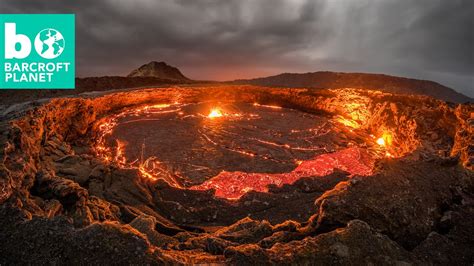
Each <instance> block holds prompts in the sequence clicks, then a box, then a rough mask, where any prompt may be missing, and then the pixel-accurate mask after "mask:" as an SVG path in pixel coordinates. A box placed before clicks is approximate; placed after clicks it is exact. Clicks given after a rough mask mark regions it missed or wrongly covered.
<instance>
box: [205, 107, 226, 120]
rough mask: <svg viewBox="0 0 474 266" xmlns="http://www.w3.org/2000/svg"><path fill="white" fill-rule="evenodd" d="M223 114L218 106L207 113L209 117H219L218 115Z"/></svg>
mask: <svg viewBox="0 0 474 266" xmlns="http://www.w3.org/2000/svg"><path fill="white" fill-rule="evenodd" d="M222 116H223V114H222V112H221V110H219V109H217V108H214V109H212V110H211V112H210V113H209V114H208V115H207V117H209V118H217V117H222Z"/></svg>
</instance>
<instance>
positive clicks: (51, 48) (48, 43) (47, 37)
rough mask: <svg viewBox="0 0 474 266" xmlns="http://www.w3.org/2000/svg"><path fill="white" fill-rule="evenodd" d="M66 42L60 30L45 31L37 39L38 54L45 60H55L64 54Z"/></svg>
mask: <svg viewBox="0 0 474 266" xmlns="http://www.w3.org/2000/svg"><path fill="white" fill-rule="evenodd" d="M65 44H66V42H65V41H64V37H63V35H62V34H61V32H59V31H58V30H55V29H50V28H48V29H44V30H42V31H40V32H39V33H38V34H37V35H36V38H35V49H36V52H37V53H38V54H39V55H40V56H41V57H43V58H46V59H53V58H56V57H58V56H60V55H61V54H62V52H63V51H64V46H65Z"/></svg>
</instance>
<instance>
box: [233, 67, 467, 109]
mask: <svg viewBox="0 0 474 266" xmlns="http://www.w3.org/2000/svg"><path fill="white" fill-rule="evenodd" d="M234 83H238V84H252V85H259V86H270V87H290V88H291V87H304V88H322V89H338V88H358V89H375V90H381V91H384V92H389V93H404V94H415V95H427V96H431V97H434V98H436V99H440V100H444V101H448V102H455V103H465V102H472V101H473V99H472V98H470V97H467V96H465V95H463V94H461V93H458V92H456V91H454V90H453V89H451V88H448V87H446V86H443V85H441V84H439V83H436V82H433V81H429V80H418V79H410V78H402V77H395V76H389V75H382V74H367V73H342V72H330V71H319V72H312V73H283V74H279V75H276V76H269V77H263V78H256V79H246V80H236V81H234Z"/></svg>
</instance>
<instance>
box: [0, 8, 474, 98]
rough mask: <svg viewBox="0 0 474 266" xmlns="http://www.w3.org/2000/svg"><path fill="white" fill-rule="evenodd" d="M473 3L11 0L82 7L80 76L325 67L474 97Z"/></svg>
mask: <svg viewBox="0 0 474 266" xmlns="http://www.w3.org/2000/svg"><path fill="white" fill-rule="evenodd" d="M473 3H474V1H471V0H449V1H442V0H419V1H411V0H401V1H395V0H393V1H390V0H386V1H383V0H365V1H361V0H357V1H356V0H353V1H332V0H315V1H311V0H307V1H306V0H296V1H295V0H292V1H290V0H287V1H280V0H229V1H225V0H192V1H190V0H176V1H152V0H140V1H129V0H109V1H54V0H47V1H46V0H44V1H40V0H35V1H18V0H7V1H5V0H3V1H2V3H1V4H0V12H2V13H75V14H76V17H77V19H76V21H77V22H76V23H77V45H76V49H77V71H78V75H80V76H91V75H116V74H118V75H124V74H127V73H128V71H130V70H131V69H133V68H135V67H137V66H139V65H141V64H143V63H145V62H148V61H151V60H162V61H166V62H168V63H170V64H172V65H176V66H178V67H180V68H181V69H182V70H183V72H184V73H185V74H187V75H188V76H190V77H191V78H196V79H218V80H222V79H234V78H245V77H255V76H264V75H270V74H277V73H280V72H308V71H317V70H336V71H359V72H363V71H365V72H379V73H387V74H394V75H402V76H408V77H414V78H423V79H431V80H435V81H438V82H441V83H443V84H445V85H449V86H452V87H454V88H455V89H457V90H459V91H462V92H463V93H465V94H468V95H470V96H474V87H473V84H474V77H473V75H474V74H473V73H474V54H473V53H474V51H473V47H474V33H473V28H474V27H473V26H474V25H473V24H474V21H473V20H474V4H473Z"/></svg>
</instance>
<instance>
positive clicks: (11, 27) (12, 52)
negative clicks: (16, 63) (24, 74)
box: [5, 23, 31, 59]
mask: <svg viewBox="0 0 474 266" xmlns="http://www.w3.org/2000/svg"><path fill="white" fill-rule="evenodd" d="M17 45H18V46H19V47H18V46H17ZM17 47H18V48H19V49H17ZM30 52H31V41H30V38H28V36H26V35H24V34H17V33H16V24H15V23H5V58H6V59H13V58H16V59H23V58H26V57H27V56H28V55H30Z"/></svg>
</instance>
